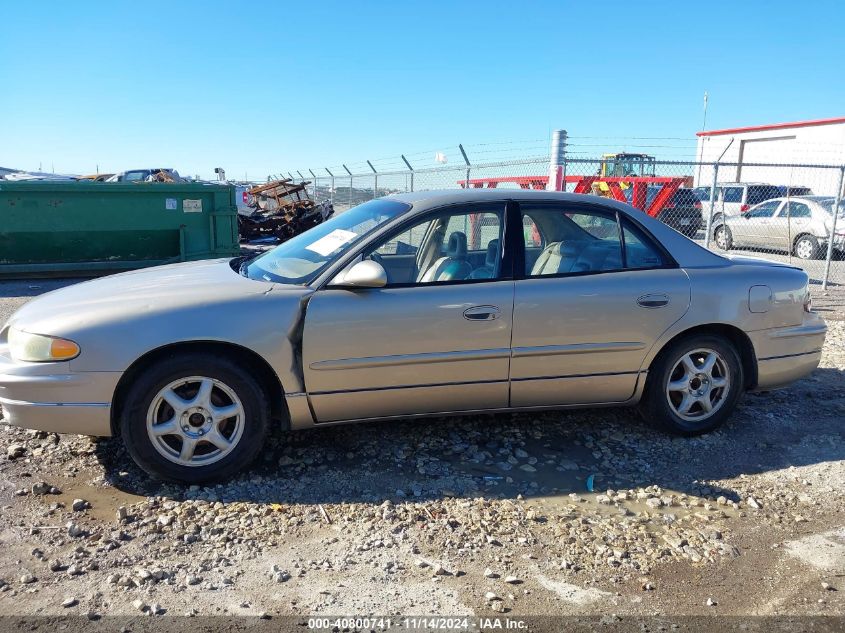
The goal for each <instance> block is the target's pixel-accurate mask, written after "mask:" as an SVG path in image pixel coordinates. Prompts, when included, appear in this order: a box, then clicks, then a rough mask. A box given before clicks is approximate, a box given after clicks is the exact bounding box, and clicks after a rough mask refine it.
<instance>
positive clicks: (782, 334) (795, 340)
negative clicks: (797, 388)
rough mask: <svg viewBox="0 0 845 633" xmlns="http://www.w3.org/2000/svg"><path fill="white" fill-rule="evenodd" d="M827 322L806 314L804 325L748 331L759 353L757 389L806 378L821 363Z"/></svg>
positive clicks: (774, 386)
mask: <svg viewBox="0 0 845 633" xmlns="http://www.w3.org/2000/svg"><path fill="white" fill-rule="evenodd" d="M826 333H827V326H826V325H825V323H824V321H823V320H822V318H821V317H820V316H818V315H817V314H814V313H810V314H805V315H804V322H803V323H802V324H801V325H797V326H793V327H784V328H773V329H770V330H760V331H757V332H749V333H748V335H749V337H750V338H751V343H752V344H753V345H754V351H755V353H756V355H757V384H756V386H755V388H754V391H763V390H767V389H777V388H778V387H784V386H786V385H788V384H790V383H793V382H795V381H796V380H799V379H801V378H804V377H805V376H807V375H808V374H810V373H811V372H812V371H813V370H815V369H816V367H818V366H819V361H821V357H822V346H823V345H824V337H825V334H826Z"/></svg>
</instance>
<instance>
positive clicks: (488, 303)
mask: <svg viewBox="0 0 845 633" xmlns="http://www.w3.org/2000/svg"><path fill="white" fill-rule="evenodd" d="M825 332H826V328H825V325H824V322H823V321H822V320H821V319H820V318H819V317H818V316H817V315H816V314H814V313H813V312H812V311H811V309H810V298H809V293H808V288H807V276H806V274H805V273H804V272H802V271H801V270H799V269H797V268H792V267H789V266H785V265H780V264H775V263H768V262H763V261H760V260H756V259H742V258H737V257H734V258H730V259H729V258H725V257H722V256H719V255H717V254H714V253H711V252H709V251H707V250H705V249H703V248H700V247H699V246H697V245H696V244H694V243H693V242H691V241H690V240H688V239H687V238H685V237H683V236H682V235H680V234H679V233H677V232H676V231H674V230H672V229H671V228H669V227H667V226H666V225H664V224H663V223H661V222H659V221H657V220H655V219H653V218H650V217H648V216H647V215H645V214H644V213H642V212H640V211H638V210H636V209H634V208H633V207H630V206H627V205H625V204H621V203H618V202H615V201H611V200H609V199H604V198H597V197H593V196H579V195H571V194H562V193H553V192H548V193H547V192H539V191H507V190H503V191H496V190H487V191H483V190H481V191H480V190H466V191H441V192H424V193H411V194H404V195H398V196H392V197H388V198H382V199H379V200H373V201H371V202H367V203H365V204H362V205H360V206H358V207H355V208H353V209H350V210H349V211H346V212H345V213H342V214H340V215H338V216H337V217H335V218H332V219H331V220H329V221H327V222H325V223H324V224H321V225H319V226H317V227H315V228H314V229H311V230H310V231H308V232H306V233H304V234H302V235H299V236H298V237H296V238H294V239H291V240H290V241H288V242H285V243H284V244H282V245H280V246H278V247H277V248H275V249H273V250H271V251H268V252H266V253H264V254H262V255H260V256H258V257H255V258H253V259H242V258H239V259H234V260H231V261H229V260H216V261H202V262H194V263H185V264H176V265H171V266H162V267H159V268H151V269H146V270H141V271H136V272H130V273H125V274H120V275H114V276H111V277H105V278H102V279H98V280H95V281H88V282H85V283H80V284H77V285H74V286H70V287H67V288H64V289H62V290H58V291H55V292H51V293H48V294H45V295H43V296H41V297H39V298H37V299H35V300H33V301H31V302H29V303H28V304H26V305H24V306H23V307H22V308H21V309H20V310H19V311H18V312H16V313H15V314H14V315H13V316H12V317H11V319H10V321H9V322H8V323H7V324H6V325H5V326H4V327H3V329H2V331H0V406H2V411H3V417H4V419H5V421H6V422H7V423H9V424H13V425H16V426H21V427H26V428H34V429H42V430H47V431H55V432H61V433H82V434H89V435H100V436H110V435H119V436H120V437H121V439H122V441H123V442H124V443H125V445H126V447H127V449H128V451H129V453H130V454H131V456H132V457H133V458H134V459H135V461H136V462H137V463H138V464H139V465H140V466H141V468H143V469H144V470H145V471H147V472H148V473H150V474H151V475H153V476H155V477H158V478H162V479H169V480H176V481H181V482H191V483H194V482H203V481H208V480H213V479H222V478H226V477H229V476H231V475H232V474H233V473H235V472H236V471H238V470H240V469H242V468H244V467H246V466H247V465H248V464H249V463H250V462H251V461H252V460H253V459H254V458H255V456H256V455H257V454H258V452H259V451H260V450H261V448H262V444H263V443H264V440H265V437H266V436H267V434H268V432H269V431H270V429H271V426H272V425H282V426H283V427H285V428H287V429H304V428H311V427H318V426H328V425H333V424H340V423H345V422H352V421H363V420H375V419H400V418H408V417H412V416H413V417H417V416H420V417H421V416H432V415H437V416H441V415H445V414H461V413H468V412H473V413H478V412H496V411H506V410H507V411H512V410H535V409H547V408H566V407H584V406H599V405H620V406H631V405H639V408H640V410H641V411H642V413H643V415H644V416H645V418H646V420H647V421H649V422H651V423H653V424H655V425H657V426H659V427H662V428H663V429H665V430H668V431H670V432H674V433H677V434H681V435H693V434H697V433H703V432H706V431H709V430H711V429H713V428H715V427H716V426H718V425H719V424H721V423H722V422H724V421H725V419H726V418H728V416H729V415H730V414H731V412H732V411H733V409H734V407H735V406H736V403H737V401H738V399H739V398H740V397H741V396H742V394H743V392H745V391H748V390H765V389H772V388H775V387H780V386H782V385H786V384H788V383H790V382H792V381H794V380H796V379H798V378H801V377H802V376H805V375H806V374H808V373H809V372H811V371H812V370H813V369H814V368H815V367H816V366H817V365H818V363H819V358H820V354H821V347H822V343H823V342H824V337H825Z"/></svg>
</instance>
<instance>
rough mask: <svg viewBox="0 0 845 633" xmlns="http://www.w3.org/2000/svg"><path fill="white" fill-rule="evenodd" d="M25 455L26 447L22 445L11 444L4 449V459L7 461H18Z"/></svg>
mask: <svg viewBox="0 0 845 633" xmlns="http://www.w3.org/2000/svg"><path fill="white" fill-rule="evenodd" d="M24 455H26V446H24V445H23V444H11V445H9V447H8V448H7V449H6V457H8V458H9V459H18V458H19V457H23V456H24Z"/></svg>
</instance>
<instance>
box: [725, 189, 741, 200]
mask: <svg viewBox="0 0 845 633" xmlns="http://www.w3.org/2000/svg"><path fill="white" fill-rule="evenodd" d="M724 192H725V198H724V200H725V202H742V187H725V189H724Z"/></svg>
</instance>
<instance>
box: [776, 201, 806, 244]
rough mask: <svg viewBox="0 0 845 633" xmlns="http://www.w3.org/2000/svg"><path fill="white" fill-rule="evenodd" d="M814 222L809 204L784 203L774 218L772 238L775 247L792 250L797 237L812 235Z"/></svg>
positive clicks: (798, 202) (797, 202)
mask: <svg viewBox="0 0 845 633" xmlns="http://www.w3.org/2000/svg"><path fill="white" fill-rule="evenodd" d="M812 221H813V213H812V211H811V210H810V206H809V205H808V204H807V203H805V202H800V201H797V200H789V201H788V202H784V203H783V205H782V206H781V207H780V210H779V211H778V212H777V214H776V215H775V216H774V218H772V227H771V238H772V243H773V245H774V247H775V248H777V249H778V250H781V251H790V250H792V244H793V242H794V241H795V236H797V235H801V234H802V233H812V228H811V227H810V224H811V223H812Z"/></svg>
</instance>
